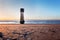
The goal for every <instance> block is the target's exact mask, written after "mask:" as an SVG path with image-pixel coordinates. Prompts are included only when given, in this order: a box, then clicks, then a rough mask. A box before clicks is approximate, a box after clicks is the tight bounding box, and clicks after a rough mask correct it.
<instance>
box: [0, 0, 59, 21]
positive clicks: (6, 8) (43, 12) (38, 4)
mask: <svg viewBox="0 0 60 40" xmlns="http://www.w3.org/2000/svg"><path fill="white" fill-rule="evenodd" d="M20 8H24V19H25V20H27V19H28V20H33V19H35V20H60V0H0V20H19V19H20Z"/></svg>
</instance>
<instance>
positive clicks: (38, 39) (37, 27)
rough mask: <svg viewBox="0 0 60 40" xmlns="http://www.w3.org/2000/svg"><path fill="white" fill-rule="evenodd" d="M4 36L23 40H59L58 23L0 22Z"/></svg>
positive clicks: (0, 29) (59, 28) (59, 30)
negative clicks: (25, 39)
mask: <svg viewBox="0 0 60 40" xmlns="http://www.w3.org/2000/svg"><path fill="white" fill-rule="evenodd" d="M0 32H2V33H3V35H4V37H6V38H7V37H10V38H18V37H20V40H24V34H27V35H26V38H27V40H60V24H54V25H52V24H49V25H48V24H0Z"/></svg>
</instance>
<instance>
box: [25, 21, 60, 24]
mask: <svg viewBox="0 0 60 40" xmlns="http://www.w3.org/2000/svg"><path fill="white" fill-rule="evenodd" d="M25 24H60V20H29V21H28V20H27V21H26V22H25Z"/></svg>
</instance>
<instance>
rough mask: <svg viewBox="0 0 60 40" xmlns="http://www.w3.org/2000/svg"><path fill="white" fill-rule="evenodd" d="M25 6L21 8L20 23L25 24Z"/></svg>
mask: <svg viewBox="0 0 60 40" xmlns="http://www.w3.org/2000/svg"><path fill="white" fill-rule="evenodd" d="M24 22H25V21H24V8H21V9H20V24H24Z"/></svg>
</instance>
